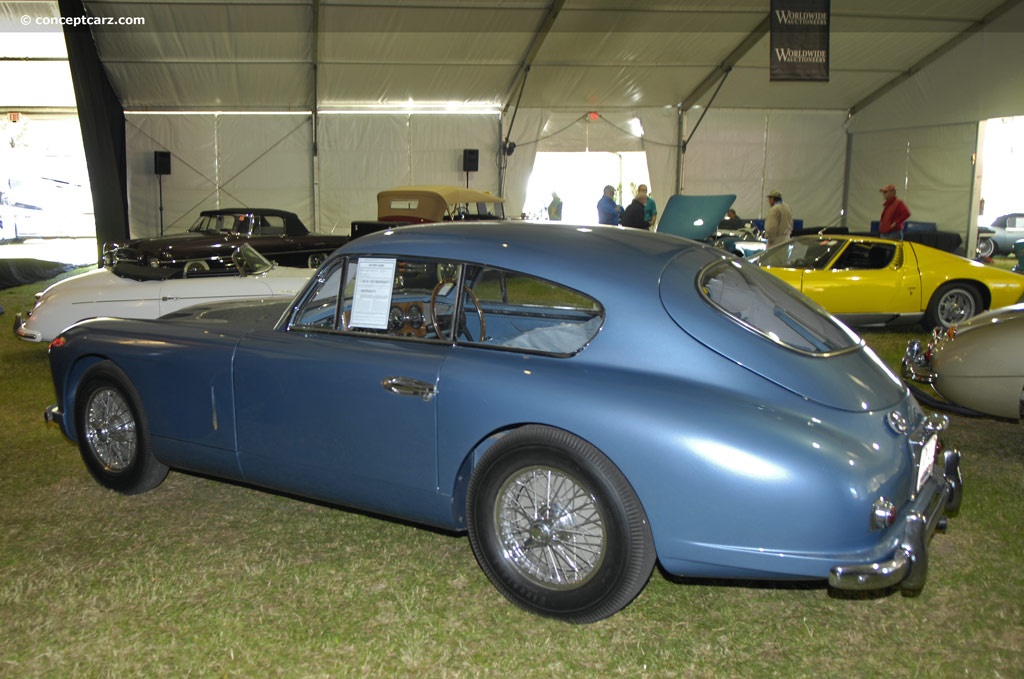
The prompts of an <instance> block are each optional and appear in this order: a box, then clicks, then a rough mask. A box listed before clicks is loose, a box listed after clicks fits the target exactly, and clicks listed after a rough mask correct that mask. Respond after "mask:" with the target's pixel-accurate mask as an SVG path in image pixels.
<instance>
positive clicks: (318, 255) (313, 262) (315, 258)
mask: <svg viewBox="0 0 1024 679" xmlns="http://www.w3.org/2000/svg"><path fill="white" fill-rule="evenodd" d="M326 261H327V254H326V253H323V252H315V253H313V254H312V255H310V256H309V259H307V260H306V265H307V266H308V267H309V268H310V269H319V268H320V265H321V264H323V263H324V262H326Z"/></svg>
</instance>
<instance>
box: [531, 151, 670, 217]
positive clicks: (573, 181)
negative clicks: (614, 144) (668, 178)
mask: <svg viewBox="0 0 1024 679" xmlns="http://www.w3.org/2000/svg"><path fill="white" fill-rule="evenodd" d="M608 184H611V185H612V186H614V187H615V188H616V194H615V200H616V202H618V203H619V204H620V205H622V206H623V207H625V206H626V205H629V203H630V201H632V200H633V195H634V194H635V193H636V187H637V186H638V185H639V184H647V187H648V191H649V195H650V196H651V197H652V198H654V199H655V200H656V201H657V203H658V208H659V210H660V209H661V208H662V206H664V204H665V202H664V201H665V200H667V198H668V197H667V196H662V195H661V194H659V193H658V187H656V186H651V182H650V176H649V174H648V171H647V154H646V153H645V152H643V151H628V152H621V153H604V152H593V151H589V152H581V153H566V152H543V151H542V152H539V153H537V157H536V159H535V160H534V163H533V172H532V173H531V174H530V180H529V182H528V183H527V187H526V203H525V205H524V206H523V212H524V213H525V215H526V218H527V219H540V220H546V219H547V218H548V213H547V207H548V205H549V204H550V203H551V194H552V193H557V194H558V196H559V198H561V199H562V221H563V222H567V223H569V224H597V201H598V199H599V198H601V192H602V191H603V190H604V187H605V186H606V185H608Z"/></svg>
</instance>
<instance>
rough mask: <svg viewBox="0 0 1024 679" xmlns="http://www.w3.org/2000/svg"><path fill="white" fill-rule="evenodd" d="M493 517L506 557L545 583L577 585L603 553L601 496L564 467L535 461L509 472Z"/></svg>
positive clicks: (588, 575) (604, 542)
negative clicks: (539, 463) (547, 466)
mask: <svg viewBox="0 0 1024 679" xmlns="http://www.w3.org/2000/svg"><path fill="white" fill-rule="evenodd" d="M494 522H495V529H496V530H497V533H498V536H499V539H500V540H501V544H502V545H503V548H504V551H505V555H506V558H507V559H508V560H509V562H510V563H511V564H512V565H513V566H514V567H515V569H516V570H517V571H519V573H521V574H522V575H523V576H524V577H526V578H528V579H530V580H532V581H533V582H535V583H537V584H539V585H541V586H544V587H553V588H565V587H575V586H578V585H580V584H582V583H584V582H586V581H587V580H588V579H589V578H590V576H591V575H593V573H594V572H595V570H596V569H598V568H599V567H600V565H601V562H602V560H603V559H604V555H605V551H606V542H607V536H606V534H605V528H604V524H605V522H604V519H603V517H602V516H601V512H600V510H599V508H598V505H597V500H596V499H595V497H594V495H593V494H592V493H591V492H589V491H588V490H587V489H585V488H584V487H583V486H582V485H581V484H580V482H579V481H578V480H576V479H574V478H572V477H571V476H568V475H567V474H565V473H564V472H562V471H560V470H557V469H552V468H544V467H530V468H528V469H524V470H522V472H521V473H519V474H517V475H516V476H514V477H511V478H509V479H508V480H507V482H506V483H505V484H504V486H503V487H502V488H501V489H500V490H499V492H498V498H497V502H496V503H495V505H494Z"/></svg>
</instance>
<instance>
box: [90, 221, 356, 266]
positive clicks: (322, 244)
mask: <svg viewBox="0 0 1024 679" xmlns="http://www.w3.org/2000/svg"><path fill="white" fill-rule="evenodd" d="M348 240H349V237H348V236H334V235H328V234H321V233H310V231H309V229H307V228H306V225H305V224H303V223H302V220H301V219H299V217H298V215H296V214H295V213H294V212H287V211H285V210H273V209H267V208H228V209H222V210H203V211H202V212H201V213H199V218H198V219H197V220H196V222H195V224H193V225H192V226H190V227H189V229H188V231H186V232H185V233H179V234H173V235H169V236H157V237H153V238H137V239H134V240H131V241H128V242H122V243H107V244H105V245H104V246H103V260H104V263H105V264H107V265H112V264H114V263H115V262H119V261H128V262H134V263H136V264H143V265H146V266H161V267H181V268H184V269H185V271H186V273H190V272H192V271H201V270H206V269H230V268H232V266H233V264H232V262H231V253H232V252H234V250H235V248H236V247H237V245H238V244H239V243H240V242H246V243H249V244H250V245H252V246H253V247H254V248H255V249H256V250H257V251H258V252H259V253H260V254H261V255H263V256H264V257H266V258H267V259H269V260H271V261H272V262H276V263H278V264H280V265H281V266H293V267H308V268H316V267H318V266H320V264H322V263H323V262H324V260H325V259H327V255H329V254H330V253H332V252H334V251H335V250H337V249H338V248H339V247H341V246H342V245H344V244H345V243H347V242H348Z"/></svg>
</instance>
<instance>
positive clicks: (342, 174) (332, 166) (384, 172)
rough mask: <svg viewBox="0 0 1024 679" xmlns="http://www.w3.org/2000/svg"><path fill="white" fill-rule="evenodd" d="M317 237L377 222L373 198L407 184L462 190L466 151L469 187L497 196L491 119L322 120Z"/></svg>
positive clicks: (494, 118) (389, 117)
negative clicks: (470, 153)
mask: <svg viewBox="0 0 1024 679" xmlns="http://www.w3.org/2000/svg"><path fill="white" fill-rule="evenodd" d="M319 121H320V122H319V130H320V132H319V134H318V138H317V148H318V153H319V168H320V171H319V194H320V199H319V202H320V219H319V220H318V222H317V224H318V230H320V231H324V232H327V233H339V234H346V233H348V232H349V229H350V228H351V224H352V222H353V221H355V220H373V219H376V218H377V192H378V191H383V190H385V189H390V188H393V187H395V186H402V185H407V184H443V185H453V186H465V185H466V173H465V172H463V171H462V156H463V151H464V150H465V149H476V150H477V151H479V154H480V155H479V169H478V171H476V172H471V173H469V186H470V188H473V189H478V190H480V191H490V192H492V193H497V192H498V168H497V166H496V165H495V163H494V162H493V158H494V157H495V152H496V149H497V147H498V116H497V114H480V115H469V114H462V115H442V114H418V115H417V114H391V115H369V114H367V115H362V114H344V115H321V116H320V117H319Z"/></svg>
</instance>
